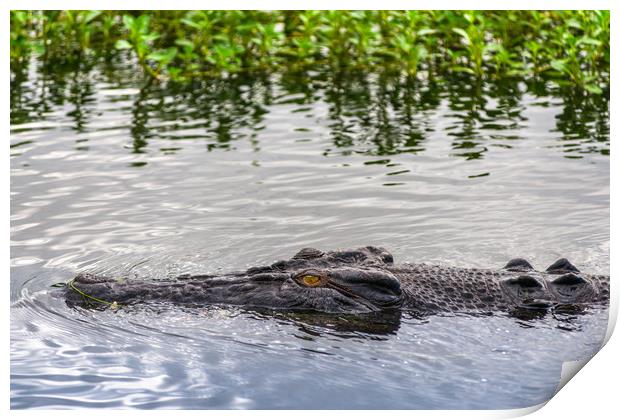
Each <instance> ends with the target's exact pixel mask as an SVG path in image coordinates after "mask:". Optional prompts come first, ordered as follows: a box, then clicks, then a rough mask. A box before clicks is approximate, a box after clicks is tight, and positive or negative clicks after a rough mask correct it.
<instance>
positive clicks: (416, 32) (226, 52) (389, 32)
mask: <svg viewBox="0 0 620 420" xmlns="http://www.w3.org/2000/svg"><path fill="white" fill-rule="evenodd" d="M609 16H610V14H609V11H450V10H446V11H383V10H379V11H336V10H330V11H312V10H309V11H221V10H218V11H138V12H127V11H103V12H100V11H70V10H68V11H11V48H10V52H11V67H12V68H14V67H15V66H19V65H23V64H24V63H27V62H28V57H29V56H30V55H31V54H39V55H40V56H41V57H43V59H44V60H45V61H47V62H49V63H67V62H79V61H82V60H84V58H85V57H94V58H99V57H105V58H106V59H109V58H110V57H114V56H119V54H120V55H121V56H122V55H123V54H130V55H131V57H133V58H134V59H135V60H137V62H138V63H139V65H140V66H141V67H142V69H143V70H144V72H145V73H146V74H147V75H149V76H151V77H153V78H155V79H166V78H170V79H174V80H187V79H189V78H195V77H200V76H203V75H228V74H231V73H237V72H243V71H256V70H260V71H265V70H266V71H273V72H276V71H277V72H283V71H295V70H303V69H319V70H321V71H323V70H325V69H329V70H330V71H344V70H347V71H350V70H363V71H376V70H381V71H386V70H388V71H392V72H394V73H401V74H406V75H408V76H410V77H417V78H429V79H433V78H445V77H446V76H447V75H449V74H461V75H467V77H472V78H475V79H478V80H487V79H500V78H505V77H517V78H522V79H525V80H541V79H542V80H552V81H555V82H557V83H558V84H560V85H562V84H570V85H575V86H578V87H580V88H582V89H584V90H585V91H587V92H589V93H590V94H601V93H603V92H604V91H608V89H609V62H610V58H609V57H610V48H609V39H610V36H609V34H610V23H609V22H610V20H609V19H610V18H609Z"/></svg>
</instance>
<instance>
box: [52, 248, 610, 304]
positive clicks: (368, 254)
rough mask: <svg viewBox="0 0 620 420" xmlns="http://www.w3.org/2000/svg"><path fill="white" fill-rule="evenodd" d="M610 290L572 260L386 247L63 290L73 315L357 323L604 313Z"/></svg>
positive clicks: (77, 283) (79, 282) (92, 280)
mask: <svg viewBox="0 0 620 420" xmlns="http://www.w3.org/2000/svg"><path fill="white" fill-rule="evenodd" d="M609 283H610V278H609V276H607V275H594V274H584V273H581V272H580V271H579V270H578V269H577V268H576V267H575V266H574V265H573V264H572V263H570V262H569V261H568V260H567V259H565V258H562V259H559V260H558V261H556V262H555V263H553V264H551V265H550V266H549V267H548V268H547V269H546V270H545V271H537V270H535V269H534V268H533V267H532V265H531V264H530V263H529V262H528V261H527V260H525V259H523V258H515V259H512V260H510V261H509V262H508V263H507V264H506V265H505V266H504V267H503V268H501V269H497V270H486V269H477V268H454V267H445V266H440V265H431V264H410V263H404V264H398V265H397V264H395V263H394V257H393V256H392V254H390V253H389V252H388V251H387V250H386V249H385V248H382V247H374V246H366V247H362V248H356V249H344V250H336V251H328V252H323V251H320V250H318V249H315V248H303V249H302V250H300V251H299V252H297V253H296V254H295V255H294V256H293V257H292V258H291V259H288V260H281V261H276V262H275V263H273V264H271V265H266V266H259V267H252V268H249V269H247V270H245V271H239V272H233V273H229V274H220V275H189V274H185V275H180V276H176V277H171V278H168V279H145V280H140V279H134V280H128V279H122V278H112V277H107V276H100V275H95V274H89V273H81V274H78V275H77V276H76V277H75V278H73V279H72V280H71V281H70V282H69V283H67V284H66V285H65V286H64V291H65V292H64V297H65V300H66V302H67V304H68V305H70V306H88V307H100V308H106V307H118V306H121V305H131V304H139V303H150V302H171V303H176V304H182V305H198V306H203V305H237V306H244V307H249V308H267V309H271V310H292V311H296V310H306V311H318V312H325V313H353V314H359V313H371V312H377V311H388V310H394V309H398V310H399V311H412V312H415V313H417V314H421V315H424V314H433V313H439V312H453V313H472V312H477V313H496V312H500V311H501V312H507V313H510V312H513V311H549V310H554V309H558V308H560V309H561V308H564V309H567V308H569V309H570V308H573V309H579V308H583V307H585V306H587V305H592V304H603V305H606V304H608V302H609Z"/></svg>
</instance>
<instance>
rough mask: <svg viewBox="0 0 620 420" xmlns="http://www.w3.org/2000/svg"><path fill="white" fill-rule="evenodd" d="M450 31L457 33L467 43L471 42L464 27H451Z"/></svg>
mask: <svg viewBox="0 0 620 420" xmlns="http://www.w3.org/2000/svg"><path fill="white" fill-rule="evenodd" d="M452 31H453V32H455V33H457V34H459V35H460V36H461V37H462V38H463V39H464V40H465V41H467V43H468V44H471V38H469V34H468V33H467V32H465V30H464V29H461V28H452Z"/></svg>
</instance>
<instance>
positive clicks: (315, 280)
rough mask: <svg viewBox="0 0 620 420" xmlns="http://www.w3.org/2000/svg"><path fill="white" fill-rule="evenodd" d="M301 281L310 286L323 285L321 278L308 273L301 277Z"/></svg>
mask: <svg viewBox="0 0 620 420" xmlns="http://www.w3.org/2000/svg"><path fill="white" fill-rule="evenodd" d="M301 282H302V283H303V284H305V285H306V286H308V287H317V286H320V285H321V278H320V277H319V276H313V275H311V274H308V275H305V276H303V277H302V278H301Z"/></svg>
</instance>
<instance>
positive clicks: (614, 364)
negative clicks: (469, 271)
mask: <svg viewBox="0 0 620 420" xmlns="http://www.w3.org/2000/svg"><path fill="white" fill-rule="evenodd" d="M6 3H8V2H3V4H2V6H3V9H4V14H3V15H2V16H3V19H4V22H5V23H6V24H5V29H4V30H3V33H2V37H3V39H2V41H3V42H2V44H1V46H0V48H2V51H1V54H2V55H1V56H2V57H5V58H6V57H8V54H9V51H8V45H9V39H8V38H9V13H8V11H9V10H10V9H11V8H14V9H15V8H19V9H84V8H89V9H90V8H92V9H121V10H123V9H135V10H141V9H151V8H153V6H156V7H157V8H158V9H162V10H165V9H177V10H181V9H199V8H202V9H266V10H278V9H375V8H377V6H378V5H380V6H381V8H383V9H508V10H513V9H554V10H560V9H611V10H612V13H611V17H612V43H611V45H612V46H617V45H618V40H617V36H616V35H615V34H617V33H618V32H617V31H618V23H617V21H618V19H617V16H616V13H618V12H617V10H618V8H619V7H618V6H617V4H618V2H616V1H614V0H605V1H604V0H589V1H575V0H537V1H518V0H512V1H507V0H486V1H482V0H480V1H468V0H432V1H428V0H417V1H416V0H410V1H391V0H384V1H382V2H381V3H380V4H377V2H376V1H369V0H358V1H341V0H330V1H325V0H316V1H312V2H308V1H306V2H301V1H290V0H289V1H248V0H245V1H243V0H227V1H226V2H215V1H202V2H200V1H190V0H176V1H174V2H171V1H166V2H163V1H160V2H157V3H156V4H154V3H152V2H147V1H128V0H123V1H118V0H107V1H101V0H94V1H90V2H88V3H87V6H88V7H85V6H86V4H85V3H84V1H83V0H82V1H77V0H65V1H50V0H48V1H41V0H38V1H35V0H23V1H20V2H14V3H12V4H6ZM11 6H13V7H11ZM613 50H614V48H613V47H612V51H613ZM617 57H618V55H617V54H612V75H614V77H612V78H613V79H614V81H615V80H616V78H615V73H616V70H617V69H618V65H617ZM5 63H6V64H5V66H4V68H3V72H4V73H5V75H4V80H5V85H4V86H3V88H4V95H3V105H4V110H5V113H4V115H5V117H4V119H3V120H2V121H3V124H4V132H5V133H6V134H7V136H6V139H7V140H8V138H9V119H8V115H9V112H10V103H9V101H10V98H9V95H8V80H9V78H10V76H9V74H8V73H9V72H10V69H9V63H8V60H7V62H5ZM614 85H615V82H614ZM616 96H617V95H614V94H613V91H612V97H614V98H615V97H616ZM614 104H615V102H613V101H612V107H611V110H612V113H611V122H610V123H611V126H612V127H611V135H610V138H611V139H615V137H616V132H617V125H616V123H617V121H618V112H617V109H618V107H617V106H614ZM7 140H5V146H4V147H5V152H4V153H3V154H1V156H2V157H1V159H2V160H1V161H2V165H3V166H4V165H6V166H4V168H6V169H5V174H6V175H5V177H3V179H2V193H3V194H2V196H3V197H5V198H7V197H9V185H10V184H9V182H10V176H9V168H10V160H9V153H8V150H7V149H8V147H7V144H6V143H8V141H7ZM613 144H615V140H614V141H612V149H613ZM615 153H616V151H615V150H612V153H611V157H610V167H611V168H612V169H611V174H610V175H611V209H612V212H613V211H615V210H618V209H619V208H620V207H619V206H618V200H617V197H618V192H617V185H618V183H617V177H618V170H617V167H618V166H617V161H618V159H617V158H616V156H615ZM1 208H2V215H3V216H4V220H5V223H4V225H3V231H4V237H5V238H7V242H6V243H5V245H4V246H3V247H2V260H1V261H2V263H3V264H6V268H5V269H4V270H3V272H4V273H5V274H6V276H4V282H5V283H4V284H5V287H6V289H5V290H7V291H8V287H9V278H10V272H9V258H10V254H9V253H10V248H9V240H8V239H9V237H10V235H9V228H10V224H9V216H10V209H9V203H8V200H2V201H1ZM612 214H613V213H612ZM617 233H618V223H617V222H614V221H613V219H612V221H611V256H610V258H611V261H610V266H611V276H612V278H613V279H614V280H612V304H611V307H610V314H611V319H612V320H611V322H610V325H609V329H608V338H609V335H610V334H611V331H612V329H613V326H614V325H615V321H616V319H617V312H618V290H617V289H616V288H615V287H614V286H613V284H615V283H616V282H617V280H615V279H617V275H618V264H617V263H616V261H617V259H616V257H617V255H616V254H617V252H615V249H616V247H615V243H616V242H615V241H614V239H615V238H617ZM6 296H7V299H6V300H5V303H6V304H7V307H6V308H5V311H6V312H5V314H6V317H5V320H4V321H5V322H4V334H2V340H3V344H4V346H3V348H4V350H5V358H4V364H3V373H4V375H3V377H4V381H3V382H2V387H3V388H2V389H3V391H4V392H3V396H4V399H3V401H4V406H5V410H6V411H9V398H10V392H9V380H8V379H9V361H10V352H9V337H10V334H9V331H10V324H9V314H10V310H9V305H8V293H7V295H6ZM619 349H620V344H619V342H618V338H617V337H612V339H611V340H610V341H609V343H608V344H607V345H606V346H605V348H604V349H603V350H601V352H600V353H599V354H598V355H596V356H595V357H594V359H593V361H591V362H590V363H588V364H587V366H586V367H585V368H584V369H583V371H582V372H580V373H579V374H578V376H577V378H576V379H574V380H572V381H570V382H569V383H568V385H566V387H565V388H563V389H562V390H561V391H560V392H559V393H558V395H556V396H555V397H554V398H553V399H552V400H551V401H550V402H549V403H548V404H547V406H546V407H545V408H544V409H542V410H539V411H536V410H537V409H538V408H540V406H538V407H531V408H526V409H520V410H498V411H416V412H409V411H390V412H385V413H384V412H377V411H354V412H342V411H331V412H325V411H294V412H290V411H246V412H232V411H225V412H222V411H187V410H185V411H183V412H182V414H181V413H178V412H176V411H173V412H170V411H168V410H159V411H141V412H136V411H119V410H115V411H113V412H111V411H107V410H90V411H89V413H88V415H89V416H93V417H99V418H104V417H106V418H107V417H109V416H110V415H113V416H114V417H117V416H120V417H125V416H131V417H132V418H134V417H136V416H138V417H140V416H149V417H153V416H155V417H161V416H168V415H169V414H172V415H183V416H184V417H185V416H188V417H197V416H200V417H203V416H205V415H206V416H210V417H216V418H218V417H223V416H225V417H231V418H252V419H254V418H257V417H263V416H264V417H265V418H269V419H280V418H281V419H284V418H290V417H291V416H294V417H296V418H301V419H304V418H315V417H317V416H318V417H321V418H325V417H332V416H333V417H334V418H335V417H338V418H341V417H343V416H344V417H349V416H350V417H355V418H356V419H358V418H360V417H361V418H376V417H377V416H381V417H383V416H385V417H389V419H390V420H392V419H395V418H396V419H399V418H403V419H404V418H407V419H409V418H411V416H415V417H417V418H429V419H435V418H459V419H490V418H508V417H516V416H520V415H525V414H528V413H531V412H533V411H535V413H534V414H532V415H530V417H529V418H531V419H546V418H556V417H557V418H562V419H566V420H570V419H575V420H577V419H578V420H582V419H584V418H610V413H614V412H615V413H618V412H619V411H618V406H619V404H618V395H617V391H616V390H617V387H616V386H617V383H618V379H617V375H618V372H619V369H618V366H619V363H618V361H617V357H616V355H617V354H620V351H619ZM9 415H11V416H15V417H23V418H32V417H35V416H36V418H41V417H46V418H49V417H51V418H61V417H62V418H72V417H74V418H78V417H79V418H80V420H81V419H82V418H83V416H84V412H83V411H82V410H58V411H55V410H38V411H33V410H23V411H9Z"/></svg>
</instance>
